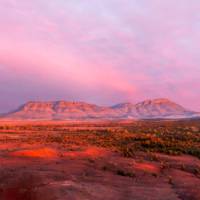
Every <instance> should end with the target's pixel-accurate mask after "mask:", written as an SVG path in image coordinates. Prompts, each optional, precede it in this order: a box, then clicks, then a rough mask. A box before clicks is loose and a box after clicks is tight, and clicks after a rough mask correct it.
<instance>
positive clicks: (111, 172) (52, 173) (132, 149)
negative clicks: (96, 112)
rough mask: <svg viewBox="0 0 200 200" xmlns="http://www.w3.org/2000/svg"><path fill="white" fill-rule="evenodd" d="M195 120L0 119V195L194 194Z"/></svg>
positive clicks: (44, 198) (199, 177)
mask: <svg viewBox="0 0 200 200" xmlns="http://www.w3.org/2000/svg"><path fill="white" fill-rule="evenodd" d="M199 158H200V121H199V120H182V121H173V120H171V121H169V120H166V121H159V120H154V121H149V120H148V121H145V120H144V121H93V122H67V121H51V122H48V121H43V122H42V121H41V122H38V121H24V122H23V121H21V122H20V121H15V122H6V121H2V122H0V162H1V165H0V199H2V200H4V199H5V200H18V199H20V200H23V199H24V200H26V199H27V200H29V199H31V200H32V199H33V200H34V199H36V200H40V199H41V200H51V199H52V200H53V199H69V200H76V199H83V200H86V199H97V200H98V199H99V200H101V199H104V200H106V199H108V200H111V199H119V200H123V199H124V200H126V199H127V200H129V199H131V200H132V199H136V200H137V199H138V200H140V199H141V200H143V199H144V200H146V199H153V200H154V199H160V200H165V199H169V200H173V199H174V200H176V199H188V200H192V199H197V200H199V199H200V192H199V191H200V160H199Z"/></svg>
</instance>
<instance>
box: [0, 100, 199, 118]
mask: <svg viewBox="0 0 200 200" xmlns="http://www.w3.org/2000/svg"><path fill="white" fill-rule="evenodd" d="M199 116H200V114H199V113H197V112H193V111H190V110H187V109H185V108H184V107H182V106H180V105H178V104H176V103H174V102H172V101H170V100H168V99H153V100H145V101H143V102H140V103H137V104H132V103H121V104H117V105H114V106H111V107H103V106H98V105H94V104H88V103H85V102H68V101H50V102H34V101H32V102H27V103H26V104H24V105H22V106H20V107H19V108H18V109H17V110H15V111H12V112H9V113H7V114H4V115H2V116H1V118H6V119H22V120H23V119H24V120H26V119H35V120H68V119H72V120H81V119H83V120H87V119H88V120H89V119H155V118H169V119H171V118H192V117H199Z"/></svg>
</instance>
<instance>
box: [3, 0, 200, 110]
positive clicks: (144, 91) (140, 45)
mask: <svg viewBox="0 0 200 200" xmlns="http://www.w3.org/2000/svg"><path fill="white" fill-rule="evenodd" d="M0 1H1V5H0V13H1V14H0V16H1V17H0V26H1V32H0V43H1V46H0V66H3V67H4V69H5V68H6V70H4V71H3V73H1V71H2V69H1V67H0V78H4V80H6V78H7V79H9V80H10V84H11V85H12V86H14V88H13V90H18V89H19V88H18V86H17V82H18V81H19V80H20V78H21V79H23V80H24V85H22V87H24V90H25V88H27V87H30V88H34V91H32V93H33V94H32V95H31V97H32V98H38V97H39V96H42V98H43V99H49V98H63V99H64V98H69V99H74V98H76V99H77V100H79V99H81V100H86V101H87V100H88V101H94V102H96V103H100V104H112V103H115V102H119V101H138V100H142V99H143V98H155V97H162V96H163V97H169V98H172V99H174V100H177V101H178V102H180V103H181V104H184V105H186V106H187V107H191V108H194V109H197V110H200V104H199V103H198V102H199V101H198V98H199V97H200V96H199V95H198V93H197V86H199V85H200V82H199V76H200V68H199V64H200V58H199V56H198V49H199V48H200V39H199V32H200V24H199V19H200V14H199V9H200V3H199V1H198V0H194V1H192V2H188V1H187V0H178V1H173V0H169V1H165V2H164V1H161V0H152V1H144V0H141V1H136V0H133V1H128V0H124V1H122V0H109V1H105V0H103V1H92V2H91V1H89V0H86V1H81V0H77V1H62V0H58V1H47V0H34V1H25V0H22V1H20V2H19V1H16V0H0ZM10 73H13V74H15V76H12V77H11V75H10ZM16 77H17V78H16ZM25 77H26V78H25ZM26 83H27V84H26ZM38 83H40V85H41V88H39V91H37V90H36V89H35V88H36V86H38ZM187 85H189V86H187ZM5 87H6V86H0V92H3V94H5V96H6V97H5V99H6V98H7V99H12V101H13V102H14V101H17V102H20V101H24V100H26V99H27V98H28V97H26V94H25V92H23V90H22V91H21V92H20V93H19V94H15V97H14V98H13V97H12V94H7V93H5V89H4V88H5ZM58 91H59V92H58ZM58 93H59V94H58ZM27 95H29V96H30V94H27ZM98 96H99V97H98ZM191 102H192V103H191ZM190 105H191V106H190ZM2 107H3V106H2ZM0 109H1V107H0Z"/></svg>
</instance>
